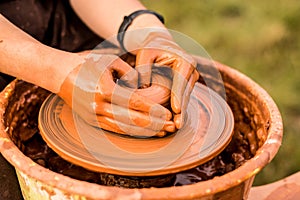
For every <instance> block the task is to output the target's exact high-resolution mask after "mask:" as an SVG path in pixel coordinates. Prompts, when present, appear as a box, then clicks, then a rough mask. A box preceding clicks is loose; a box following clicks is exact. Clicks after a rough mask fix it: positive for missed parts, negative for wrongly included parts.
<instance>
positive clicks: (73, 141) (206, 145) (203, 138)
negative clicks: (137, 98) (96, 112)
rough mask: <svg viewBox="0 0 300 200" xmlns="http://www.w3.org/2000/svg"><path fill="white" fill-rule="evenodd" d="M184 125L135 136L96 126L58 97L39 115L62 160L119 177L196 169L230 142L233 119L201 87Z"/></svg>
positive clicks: (217, 99) (213, 95)
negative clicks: (169, 131)
mask: <svg viewBox="0 0 300 200" xmlns="http://www.w3.org/2000/svg"><path fill="white" fill-rule="evenodd" d="M186 112H187V114H186V119H185V120H186V121H185V124H184V126H183V127H182V128H181V129H180V130H178V131H177V132H175V133H174V134H171V135H168V136H166V137H162V138H156V137H153V138H144V139H143V138H134V137H130V136H123V135H119V134H115V133H112V132H109V131H105V130H103V129H101V128H97V127H92V126H90V125H89V124H87V123H86V122H85V121H84V120H83V119H81V118H80V117H79V116H78V115H76V113H73V112H72V110H71V109H70V108H69V106H68V105H66V104H65V103H64V101H63V100H62V99H60V97H58V96H57V95H54V94H52V95H50V96H49V97H48V98H47V99H46V101H45V102H44V103H43V105H42V107H41V109H40V115H39V128H40V131H41V134H42V137H43V139H44V140H45V141H46V142H47V144H48V145H49V146H50V147H51V148H52V149H53V150H54V151H55V152H56V153H58V154H59V155H60V156H61V157H63V158H64V159H66V160H68V161H69V162H71V163H74V164H77V165H80V166H82V167H85V168H87V169H90V170H93V171H97V172H105V173H111V174H119V175H134V176H155V175H162V174H169V173H175V172H179V171H182V170H186V169H190V168H193V167H196V166H198V165H200V164H202V163H204V162H207V161H208V160H210V159H211V158H213V157H215V156H216V155H217V154H219V153H220V152H221V151H222V150H223V149H224V148H225V147H226V146H227V144H228V143H229V142H230V139H231V136H232V133H233V123H234V120H233V115H232V113H231V110H230V108H229V106H228V105H227V103H226V102H225V101H224V100H223V99H222V98H221V97H220V96H219V95H218V94H216V93H215V92H214V91H212V90H211V89H209V88H207V87H206V86H204V85H202V84H200V83H196V85H195V88H194V90H193V92H192V94H191V97H190V102H189V105H188V108H187V110H186Z"/></svg>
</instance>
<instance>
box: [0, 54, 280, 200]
mask: <svg viewBox="0 0 300 200" xmlns="http://www.w3.org/2000/svg"><path fill="white" fill-rule="evenodd" d="M196 59H197V61H198V63H199V65H198V70H200V71H201V76H202V78H204V79H205V80H208V81H209V82H210V83H209V85H210V87H212V88H213V89H215V90H218V88H219V86H220V85H222V83H220V82H219V80H217V79H215V77H214V76H213V75H212V74H213V73H214V72H213V70H215V69H213V68H212V67H211V66H210V65H212V62H210V61H207V60H205V59H202V58H196ZM214 64H215V65H216V67H217V69H218V70H219V72H220V73H221V76H222V79H223V81H224V85H225V89H226V96H227V101H228V104H229V105H230V106H231V107H232V108H234V109H233V111H234V115H235V118H238V117H241V115H240V114H242V115H245V116H248V117H249V119H250V120H249V123H251V124H252V127H254V130H253V133H254V135H253V134H252V135H249V136H248V140H249V141H250V140H252V142H253V145H252V146H251V152H253V153H254V154H255V155H254V156H253V157H252V158H251V159H249V160H248V161H247V162H245V163H243V164H242V165H241V166H240V167H238V168H237V169H235V170H233V171H231V172H229V173H227V174H225V175H222V176H219V177H215V178H213V179H211V180H207V181H202V182H198V183H195V184H191V185H185V186H173V187H165V188H143V189H125V188H120V187H112V186H102V185H97V184H93V183H88V182H85V181H79V180H75V179H73V178H70V177H67V176H64V175H62V174H59V173H55V172H53V171H51V170H49V169H46V168H44V167H42V166H41V165H39V164H37V163H35V162H33V161H32V160H31V159H30V158H29V157H26V156H25V155H24V154H23V153H22V151H21V150H20V148H22V145H20V144H18V141H19V140H18V138H15V137H14V135H18V134H17V133H14V130H13V129H12V128H9V127H8V128H7V127H6V120H5V117H6V115H5V112H6V113H9V112H10V111H11V109H14V108H13V107H12V106H8V105H14V104H11V102H12V101H16V99H17V98H16V97H14V98H15V99H13V97H12V95H11V94H13V91H14V90H16V87H22V86H21V85H16V81H14V82H12V83H11V84H10V85H9V86H8V87H6V89H5V90H4V91H3V92H2V93H1V97H0V102H1V106H0V116H1V123H0V149H1V153H2V154H3V156H4V157H5V158H6V159H7V160H8V161H9V162H10V163H11V164H12V165H13V166H14V167H15V169H16V172H17V175H18V178H19V183H20V186H21V189H22V193H23V196H24V198H25V199H35V200H38V199H41V200H44V199H122V200H123V199H159V200H161V199H231V200H232V199H247V196H248V193H249V190H250V188H251V185H252V182H253V180H254V177H255V175H256V174H257V173H258V172H259V171H260V170H261V169H262V168H263V167H265V166H266V165H267V164H268V163H269V162H270V161H271V160H272V159H273V158H274V156H275V155H276V153H277V151H278V149H279V147H280V144H281V139H282V119H281V116H280V113H279V111H278V109H277V107H276V105H275V103H274V102H273V100H272V98H271V97H270V96H269V95H268V94H267V93H266V91H264V90H263V89H262V88H261V87H260V86H259V85H257V84H256V83H255V82H253V81H252V80H251V79H249V78H248V77H246V76H245V75H243V74H241V73H240V72H238V71H236V70H234V69H232V68H230V67H227V66H225V65H223V64H220V63H216V62H214ZM34 98H42V97H39V95H38V94H37V95H34ZM9 102H10V104H9ZM33 107H34V108H36V109H38V105H33ZM25 109H26V108H25ZM30 109H32V107H31V108H30ZM29 111H30V112H32V110H28V112H29ZM25 112H26V111H25ZM12 119H15V120H16V121H13V123H18V122H17V118H13V117H12ZM20 126H21V125H20ZM19 130H20V129H19ZM19 139H20V138H19ZM21 139H22V138H21ZM23 139H24V138H23ZM25 139H26V138H25ZM13 141H14V142H13ZM17 146H19V148H18V147H17Z"/></svg>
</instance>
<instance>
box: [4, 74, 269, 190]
mask: <svg viewBox="0 0 300 200" xmlns="http://www.w3.org/2000/svg"><path fill="white" fill-rule="evenodd" d="M200 81H201V80H200ZM15 84H16V85H15V90H14V91H13V92H12V94H11V96H10V100H9V103H8V105H7V107H6V112H5V114H4V123H5V126H6V127H7V133H8V134H9V135H10V137H11V139H12V141H13V142H14V143H15V144H16V146H17V147H18V148H19V149H20V150H21V151H22V152H23V153H24V154H25V155H26V156H28V157H29V158H31V159H32V160H33V161H34V162H36V163H38V164H39V165H41V166H43V167H45V168H48V169H50V170H52V171H54V172H57V173H60V174H63V175H66V176H69V177H72V178H74V179H78V180H83V181H87V182H91V183H97V184H100V185H108V186H120V187H125V188H148V187H169V186H180V185H189V184H193V183H197V182H200V181H205V180H209V179H212V178H214V177H216V176H222V175H224V174H226V173H228V172H230V171H233V170H235V169H237V168H238V167H239V166H241V165H242V164H243V163H245V162H246V161H247V160H249V159H250V158H252V157H253V156H254V155H255V153H256V150H257V149H258V147H259V146H261V145H262V144H263V142H264V141H265V139H266V138H265V137H264V135H266V134H265V133H264V131H265V130H267V129H268V127H266V123H263V120H261V116H260V115H259V114H258V113H259V112H257V110H255V107H251V106H249V102H248V100H247V98H241V97H240V96H239V99H236V98H237V96H236V94H235V91H231V88H230V87H227V88H226V89H227V91H226V95H227V100H228V104H229V106H230V107H231V109H232V111H233V114H234V119H235V127H234V135H233V138H232V140H231V142H230V144H229V145H228V146H227V147H226V148H225V150H224V151H223V152H222V153H220V154H219V155H217V156H216V157H214V158H213V159H211V160H210V161H208V162H206V163H204V164H202V165H199V166H197V167H195V168H193V169H190V170H187V171H182V172H180V173H176V174H168V175H161V176H155V177H140V176H139V177H137V176H120V175H113V174H107V173H99V172H93V171H90V170H87V169H85V168H82V167H80V166H77V165H74V164H72V163H69V162H68V161H66V160H64V159H63V158H61V157H60V156H59V155H57V154H56V153H55V152H54V151H53V150H52V149H51V148H49V147H48V146H47V144H46V143H45V142H44V141H43V139H42V137H41V135H40V133H39V129H38V121H37V119H38V113H39V108H40V106H41V104H42V103H43V101H44V99H45V98H46V97H47V96H48V95H49V93H48V92H47V91H45V90H43V89H41V88H39V87H37V86H34V85H31V84H29V83H25V82H23V81H20V80H18V81H17V82H16V83H15ZM250 105H251V104H250Z"/></svg>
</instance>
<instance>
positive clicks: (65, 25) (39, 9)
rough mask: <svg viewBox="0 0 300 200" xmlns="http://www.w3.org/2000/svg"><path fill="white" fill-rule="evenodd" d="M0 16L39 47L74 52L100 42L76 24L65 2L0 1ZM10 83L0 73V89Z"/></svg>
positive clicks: (70, 9) (9, 79) (35, 0)
mask: <svg viewBox="0 0 300 200" xmlns="http://www.w3.org/2000/svg"><path fill="white" fill-rule="evenodd" d="M0 13H1V14H2V15H3V16H4V17H6V18H7V19H8V20H9V21H10V22H12V23H13V24H14V25H16V26H17V27H19V28H20V29H22V30H23V31H25V32H26V33H28V34H29V35H31V36H32V37H34V38H35V39H37V40H39V41H40V42H41V43H43V44H46V45H48V46H51V47H54V48H57V49H62V50H66V51H71V52H78V51H82V50H87V49H93V48H94V47H96V46H97V45H98V44H99V43H101V42H102V41H103V39H102V38H100V37H99V36H97V35H96V34H95V33H94V32H92V31H91V30H90V29H89V28H88V27H87V26H86V25H85V24H84V23H83V22H82V21H81V20H80V18H79V17H78V16H77V15H76V13H75V12H74V10H73V9H72V7H71V5H70V3H69V1H68V0H0ZM0 30H1V29H0ZM12 79H13V78H12V77H9V76H6V75H3V74H1V73H0V87H1V88H0V89H1V90H2V88H3V87H5V85H7V83H9V82H10V81H11V80H12Z"/></svg>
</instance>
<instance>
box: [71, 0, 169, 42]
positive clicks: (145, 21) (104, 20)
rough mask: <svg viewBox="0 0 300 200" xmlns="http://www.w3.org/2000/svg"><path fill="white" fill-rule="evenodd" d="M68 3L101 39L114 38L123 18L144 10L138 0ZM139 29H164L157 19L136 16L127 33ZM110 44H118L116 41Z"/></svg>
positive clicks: (92, 0) (149, 15) (97, 0)
mask: <svg viewBox="0 0 300 200" xmlns="http://www.w3.org/2000/svg"><path fill="white" fill-rule="evenodd" d="M70 2H71V5H72V7H73V9H74V10H75V12H76V13H77V14H78V16H79V17H80V18H81V19H82V20H83V21H84V22H85V23H86V24H87V25H88V26H89V28H90V29H91V30H93V31H94V32H95V33H97V34H98V35H100V36H101V37H103V38H110V37H112V36H116V34H117V33H118V29H119V26H120V24H121V23H122V21H123V18H124V16H127V15H129V14H131V13H132V12H134V11H137V10H142V9H146V8H145V6H143V5H142V4H141V3H140V2H139V1H138V0H86V1H82V0H71V1H70ZM140 28H161V29H165V27H164V25H163V24H162V23H161V22H160V21H159V19H157V17H156V16H154V15H151V14H144V15H140V16H138V17H137V18H136V19H134V20H133V22H132V24H131V25H130V26H129V28H128V31H130V30H135V29H140ZM110 39H111V38H110ZM125 39H126V36H125ZM112 42H114V43H115V44H118V43H117V42H116V40H115V41H112Z"/></svg>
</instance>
